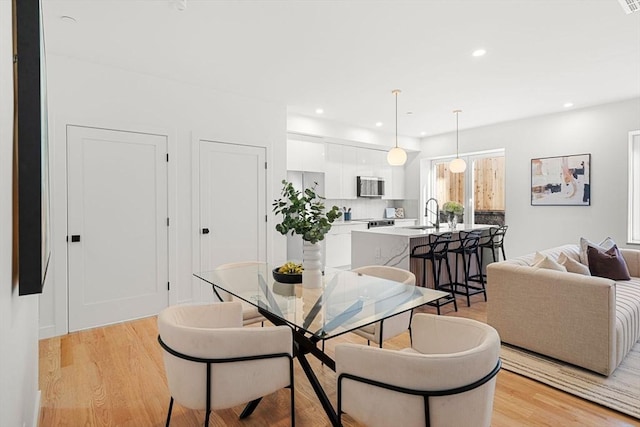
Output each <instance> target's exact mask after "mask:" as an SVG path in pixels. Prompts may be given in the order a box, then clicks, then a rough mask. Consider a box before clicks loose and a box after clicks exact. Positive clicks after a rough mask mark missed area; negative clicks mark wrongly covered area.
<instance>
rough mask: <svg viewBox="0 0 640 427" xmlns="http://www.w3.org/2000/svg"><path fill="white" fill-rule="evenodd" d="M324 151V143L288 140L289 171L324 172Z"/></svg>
mask: <svg viewBox="0 0 640 427" xmlns="http://www.w3.org/2000/svg"><path fill="white" fill-rule="evenodd" d="M324 149H325V144H324V143H322V142H311V141H302V140H297V139H289V140H287V170H293V171H309V172H324V171H325V152H324Z"/></svg>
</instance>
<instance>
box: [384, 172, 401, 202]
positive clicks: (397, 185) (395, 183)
mask: <svg viewBox="0 0 640 427" xmlns="http://www.w3.org/2000/svg"><path fill="white" fill-rule="evenodd" d="M389 168H390V170H391V173H390V175H389V176H390V179H389V181H390V182H389V185H388V186H387V188H389V197H387V198H388V199H393V200H399V199H404V166H389Z"/></svg>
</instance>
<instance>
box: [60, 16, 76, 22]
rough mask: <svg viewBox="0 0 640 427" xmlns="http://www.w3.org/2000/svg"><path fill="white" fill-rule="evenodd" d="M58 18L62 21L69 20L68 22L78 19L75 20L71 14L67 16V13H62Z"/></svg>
mask: <svg viewBox="0 0 640 427" xmlns="http://www.w3.org/2000/svg"><path fill="white" fill-rule="evenodd" d="M60 20H61V21H62V22H69V23H76V22H78V21H76V18H74V17H73V16H69V15H62V16H61V17H60Z"/></svg>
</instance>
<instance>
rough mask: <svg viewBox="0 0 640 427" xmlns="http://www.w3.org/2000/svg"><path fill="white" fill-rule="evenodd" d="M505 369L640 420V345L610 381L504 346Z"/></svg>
mask: <svg viewBox="0 0 640 427" xmlns="http://www.w3.org/2000/svg"><path fill="white" fill-rule="evenodd" d="M500 357H501V359H502V368H503V369H506V370H507V371H511V372H514V373H516V374H519V375H522V376H525V377H527V378H531V379H533V380H536V381H539V382H541V383H544V384H547V385H549V386H551V387H554V388H557V389H559V390H562V391H565V392H567V393H570V394H573V395H575V396H578V397H581V398H583V399H586V400H589V401H591V402H595V403H597V404H600V405H602V406H606V407H607V408H611V409H614V410H616V411H619V412H622V413H624V414H627V415H631V416H632V417H635V418H638V419H640V403H639V402H640V341H638V342H637V343H636V344H635V346H634V347H633V348H632V349H631V351H630V352H629V354H628V355H627V357H625V358H624V360H623V361H622V363H621V364H620V366H618V368H617V369H616V370H615V371H614V372H613V374H611V375H610V376H608V377H605V376H602V375H598V374H595V373H593V372H590V371H587V370H585V369H581V368H578V367H576V366H573V365H569V364H567V363H564V362H561V361H559V360H555V359H551V358H547V357H544V356H540V355H538V354H535V353H530V352H528V351H526V350H523V349H520V348H517V347H512V346H509V345H506V344H503V345H502V350H501V352H500Z"/></svg>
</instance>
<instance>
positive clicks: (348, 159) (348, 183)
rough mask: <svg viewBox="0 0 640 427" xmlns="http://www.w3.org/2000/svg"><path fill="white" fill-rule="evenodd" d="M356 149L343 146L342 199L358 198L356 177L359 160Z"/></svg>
mask: <svg viewBox="0 0 640 427" xmlns="http://www.w3.org/2000/svg"><path fill="white" fill-rule="evenodd" d="M356 150H357V149H356V147H351V146H348V145H343V146H342V198H343V199H355V198H356V197H357V196H358V192H357V185H356V177H357V176H358V171H357V166H358V159H357V154H356Z"/></svg>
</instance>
